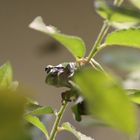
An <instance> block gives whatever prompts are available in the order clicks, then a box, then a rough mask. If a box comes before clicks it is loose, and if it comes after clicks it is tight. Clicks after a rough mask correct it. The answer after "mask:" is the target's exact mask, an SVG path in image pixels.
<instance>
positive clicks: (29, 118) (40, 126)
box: [24, 115, 49, 138]
mask: <svg viewBox="0 0 140 140" xmlns="http://www.w3.org/2000/svg"><path fill="white" fill-rule="evenodd" d="M24 118H25V120H26V121H28V122H29V123H31V124H32V125H34V126H36V127H37V128H38V129H40V130H41V132H43V133H44V134H45V136H46V138H48V137H49V136H48V131H47V129H46V127H45V125H44V124H43V123H42V122H41V121H40V120H39V118H38V117H36V116H32V115H25V117H24Z"/></svg>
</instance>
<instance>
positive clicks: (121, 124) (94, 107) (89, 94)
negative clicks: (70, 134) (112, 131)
mask: <svg viewBox="0 0 140 140" xmlns="http://www.w3.org/2000/svg"><path fill="white" fill-rule="evenodd" d="M75 82H76V84H77V85H78V86H79V87H80V88H81V91H82V94H83V96H84V97H85V98H86V100H87V103H88V104H89V109H90V111H91V114H92V116H96V117H97V118H98V119H101V120H102V121H104V122H105V123H106V124H108V125H111V126H112V127H114V128H117V129H119V130H121V131H123V132H126V133H127V134H134V133H135V132H136V121H135V119H136V118H135V115H134V108H133V106H132V104H131V103H130V100H129V98H128V97H127V96H126V93H125V91H124V90H123V88H122V87H121V86H120V85H119V84H118V83H116V82H115V81H114V79H113V78H112V77H110V76H108V75H105V74H104V73H101V72H98V71H95V70H93V69H85V70H82V71H81V72H79V73H77V74H76V76H75ZM120 108H121V113H120Z"/></svg>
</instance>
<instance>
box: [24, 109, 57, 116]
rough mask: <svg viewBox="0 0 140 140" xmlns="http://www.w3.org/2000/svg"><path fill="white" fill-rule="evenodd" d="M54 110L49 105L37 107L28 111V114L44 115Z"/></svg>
mask: <svg viewBox="0 0 140 140" xmlns="http://www.w3.org/2000/svg"><path fill="white" fill-rule="evenodd" d="M53 113H54V111H53V109H52V108H51V107H39V108H37V109H35V110H33V111H31V112H28V113H27V114H28V115H29V114H30V115H46V114H53Z"/></svg>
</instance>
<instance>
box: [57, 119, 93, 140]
mask: <svg viewBox="0 0 140 140" xmlns="http://www.w3.org/2000/svg"><path fill="white" fill-rule="evenodd" d="M60 129H62V130H66V131H68V132H71V133H72V134H73V135H75V136H76V138H77V139H78V140H94V139H93V138H91V137H88V136H86V135H84V134H82V133H81V132H79V131H76V130H75V128H74V127H73V126H72V125H71V124H70V123H68V122H66V123H63V124H62V127H61V128H60Z"/></svg>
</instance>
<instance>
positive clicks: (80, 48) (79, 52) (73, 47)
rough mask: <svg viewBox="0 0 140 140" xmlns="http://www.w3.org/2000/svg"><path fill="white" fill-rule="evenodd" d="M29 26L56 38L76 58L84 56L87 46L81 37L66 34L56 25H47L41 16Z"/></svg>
mask: <svg viewBox="0 0 140 140" xmlns="http://www.w3.org/2000/svg"><path fill="white" fill-rule="evenodd" d="M29 27H30V28H32V29H35V30H37V31H41V32H43V33H45V34H47V35H49V36H51V37H53V38H54V39H56V40H57V41H58V42H60V43H61V44H63V45H64V46H65V47H66V48H67V49H68V50H69V51H70V52H71V53H72V55H73V56H74V57H76V59H78V58H81V57H84V55H85V52H86V48H85V44H84V42H83V40H82V39H81V38H79V37H75V36H68V35H64V34H62V33H60V31H58V30H57V29H56V28H55V27H53V26H46V25H45V23H44V22H43V19H42V18H41V17H36V18H35V19H34V21H33V22H32V23H31V24H30V25H29Z"/></svg>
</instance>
